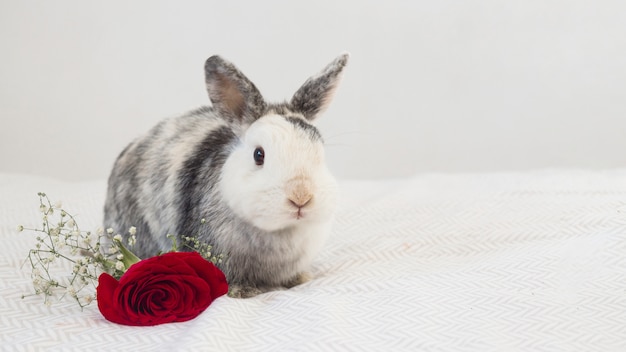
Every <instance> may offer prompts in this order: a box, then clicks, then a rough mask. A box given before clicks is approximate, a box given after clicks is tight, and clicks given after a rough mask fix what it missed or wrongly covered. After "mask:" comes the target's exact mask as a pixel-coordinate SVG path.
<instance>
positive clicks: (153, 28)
mask: <svg viewBox="0 0 626 352" xmlns="http://www.w3.org/2000/svg"><path fill="white" fill-rule="evenodd" d="M625 14H626V2H624V1H592V0H589V1H578V0H570V1H545V0H541V1H534V0H532V1H529V0H525V1H501V0H493V1H489V0H477V1H450V0H438V1H432V0H429V1H384V2H383V1H356V0H354V1H345V2H341V1H337V0H330V1H327V0H323V1H320V0H316V1H309V2H296V1H276V0H274V1H264V2H262V1H249V2H246V3H244V2H234V1H221V2H216V1H195V2H191V1H167V2H166V1H151V0H143V1H100V2H91V1H90V2H88V1H79V0H76V1H11V2H9V1H2V2H1V3H0V48H1V55H0V119H1V120H0V121H1V125H0V127H1V128H0V171H1V172H21V173H35V174H42V175H47V176H54V177H57V178H60V179H66V180H81V179H94V178H105V177H107V176H108V172H109V170H110V168H111V165H112V163H113V161H114V159H115V157H116V156H117V154H118V153H119V152H120V151H121V150H122V148H123V147H124V146H125V145H126V144H127V143H128V142H130V141H131V140H132V139H133V138H134V137H136V136H138V135H139V134H141V133H143V132H145V131H146V130H147V129H149V128H150V127H151V126H152V125H154V124H155V123H156V122H157V121H159V120H160V119H161V118H163V117H167V116H174V115H178V114H180V113H183V112H186V111H188V110H191V109H194V108H196V107H198V106H201V105H205V104H208V98H207V95H206V91H205V87H204V77H203V69H202V68H203V64H204V60H205V59H206V58H207V57H209V56H210V55H213V54H220V55H222V56H223V57H225V58H227V59H228V60H230V61H233V62H234V63H235V64H236V65H237V66H238V67H239V68H240V69H241V70H242V71H243V72H244V73H245V74H246V75H247V76H248V77H249V78H250V79H251V80H252V81H254V82H255V83H256V85H257V87H259V89H260V90H261V92H262V93H263V94H264V96H265V97H266V99H268V100H274V101H275V100H284V99H287V98H289V97H290V96H291V94H292V93H293V92H294V91H295V90H296V89H297V88H298V87H299V86H300V84H301V83H303V82H304V80H305V79H306V78H307V77H308V76H310V75H312V74H314V73H316V72H317V71H319V70H320V69H322V68H323V67H324V66H325V65H326V64H327V63H328V62H329V61H331V60H332V59H333V58H334V57H335V56H336V55H338V54H340V53H341V52H343V51H349V52H350V53H351V54H352V57H351V61H350V63H349V66H348V67H347V70H346V75H345V77H344V80H343V83H342V86H341V87H340V88H339V90H338V93H337V95H336V97H335V101H334V102H333V104H332V105H331V107H330V109H329V110H328V112H327V114H326V115H325V116H324V118H323V121H320V128H321V130H322V132H323V134H324V135H325V139H326V140H327V142H328V150H327V152H328V159H329V163H330V166H331V169H332V170H333V171H334V173H335V174H336V175H337V176H338V177H339V178H344V179H345V178H380V177H404V176H407V175H410V174H412V173H415V172H426V171H444V172H468V171H469V172H481V171H499V170H525V169H537V168H547V167H550V168H552V167H575V168H612V167H621V166H625V165H626V138H625V131H626V118H625V115H626V97H625V93H626V17H625V16H626V15H625Z"/></svg>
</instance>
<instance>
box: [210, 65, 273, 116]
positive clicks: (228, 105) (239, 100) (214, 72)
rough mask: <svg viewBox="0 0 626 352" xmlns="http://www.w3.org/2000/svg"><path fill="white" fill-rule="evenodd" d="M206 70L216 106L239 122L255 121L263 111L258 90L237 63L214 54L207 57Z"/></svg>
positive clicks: (212, 98) (223, 113)
mask: <svg viewBox="0 0 626 352" xmlns="http://www.w3.org/2000/svg"><path fill="white" fill-rule="evenodd" d="M204 74H205V80H206V87H207V92H208V93H209V98H210V99H211V103H212V104H213V107H214V108H215V109H217V110H218V111H219V112H220V113H221V114H222V115H223V116H225V117H227V118H229V119H231V120H233V121H234V122H239V123H248V124H250V123H252V122H254V121H255V120H256V119H257V118H259V117H260V116H261V114H263V111H264V110H265V101H264V100H263V97H262V96H261V93H260V92H259V90H258V89H257V88H256V87H255V86H254V84H253V83H252V82H250V80H249V79H248V78H247V77H246V76H244V75H243V73H241V72H240V71H239V70H238V69H237V68H236V67H235V65H233V64H231V63H230V62H228V61H226V60H224V59H222V58H221V57H219V56H217V55H215V56H211V57H210V58H208V59H207V60H206V63H205V64H204Z"/></svg>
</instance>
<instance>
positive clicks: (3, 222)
mask: <svg viewBox="0 0 626 352" xmlns="http://www.w3.org/2000/svg"><path fill="white" fill-rule="evenodd" d="M341 186H342V192H343V199H342V203H341V207H340V211H339V214H338V217H337V220H336V226H335V227H334V232H333V235H332V237H331V239H330V241H329V242H328V243H327V245H326V247H325V248H324V250H323V252H322V253H321V255H320V256H319V257H318V258H317V260H316V261H315V264H314V267H313V273H314V276H315V278H314V280H313V281H311V282H309V283H306V284H304V285H302V286H299V287H296V288H293V289H291V290H288V291H281V292H271V293H267V294H264V295H260V296H258V297H255V298H251V299H246V300H238V299H232V298H228V297H222V298H219V299H218V300H216V301H215V302H214V303H213V305H211V306H210V307H209V309H208V310H207V311H205V312H204V313H203V314H202V315H201V316H199V317H198V318H197V319H195V320H192V321H190V322H186V323H177V324H166V325H160V326H156V327H127V326H120V325H115V324H112V323H109V322H107V321H106V320H104V319H103V318H102V317H101V315H100V313H99V312H98V310H97V307H96V306H95V305H92V306H90V307H88V308H87V309H85V310H84V311H80V309H79V308H78V307H77V306H75V304H74V303H73V302H70V301H67V302H65V303H60V304H56V305H53V306H52V307H51V308H47V307H45V306H44V305H43V304H42V301H41V299H40V297H34V298H27V299H24V300H23V299H21V295H22V294H23V293H25V292H27V291H28V289H29V288H30V278H29V270H28V267H27V266H26V267H21V264H22V263H23V261H24V259H25V257H26V254H27V252H28V249H30V248H31V247H32V246H33V237H34V236H33V235H32V234H26V233H21V234H19V233H18V232H17V231H16V227H17V225H20V224H23V225H30V226H34V225H36V223H37V222H38V221H39V217H40V214H39V213H38V210H37V205H38V200H37V196H36V193H37V192H38V191H45V192H47V193H48V194H49V195H50V197H51V198H53V199H56V200H62V201H63V204H64V206H65V207H66V208H67V209H68V210H69V211H70V212H71V213H73V214H74V215H77V216H78V222H79V224H80V225H81V226H82V227H83V228H91V229H95V228H97V227H98V226H99V225H100V221H101V218H102V212H101V209H102V204H103V200H104V195H105V182H104V181H95V182H85V183H63V182H59V181H54V180H51V179H46V178H38V177H33V176H23V175H8V174H0V241H1V242H0V292H1V295H0V341H1V344H0V349H2V350H16V351H17V350H37V349H50V350H61V349H64V350H72V349H73V350H80V351H85V350H104V349H106V350H113V351H126V350H129V351H130V350H132V351H140V350H164V351H174V350H237V351H245V350H249V351H252V350H254V351H257V350H260V351H269V350H273V351H298V350H306V351H315V350H319V351H328V350H388V351H392V350H393V351H399V350H410V351H416V350H430V351H511V350H516V351H518V350H523V351H626V170H610V171H572V170H552V171H537V172H526V173H499V174H458V175H450V174H427V175H417V176H415V177H414V178H411V179H404V180H388V181H372V182H364V181H353V182H342V185H341Z"/></svg>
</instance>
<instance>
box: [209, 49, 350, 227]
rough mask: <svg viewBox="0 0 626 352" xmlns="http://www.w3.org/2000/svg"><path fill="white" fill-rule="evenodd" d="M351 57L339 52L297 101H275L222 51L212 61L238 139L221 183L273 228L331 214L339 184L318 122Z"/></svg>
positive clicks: (220, 105)
mask: <svg viewBox="0 0 626 352" xmlns="http://www.w3.org/2000/svg"><path fill="white" fill-rule="evenodd" d="M347 61H348V54H344V55H341V56H339V57H338V58H336V59H335V60H334V61H333V62H332V63H330V64H329V65H328V66H326V68H325V69H324V70H322V72H320V73H318V74H317V75H315V76H313V77H311V78H309V79H308V80H307V81H306V82H305V83H304V84H303V85H302V87H300V88H299V89H298V90H297V91H296V93H295V94H294V95H293V97H292V99H291V100H290V101H289V102H286V103H282V104H269V103H267V102H265V100H264V99H263V97H262V96H261V94H260V93H259V91H258V89H257V88H256V87H255V86H254V84H253V83H252V82H250V81H249V80H248V79H247V78H246V77H245V76H244V75H243V74H242V73H241V72H240V71H239V70H238V69H237V68H236V67H235V66H233V65H232V64H231V63H229V62H227V61H225V60H223V59H221V58H220V57H217V56H213V57H210V58H209V59H208V60H207V62H206V65H205V73H206V83H207V90H208V93H209V97H210V99H211V101H212V103H213V107H214V109H216V110H217V112H218V113H219V114H220V116H222V118H224V119H225V120H226V121H227V122H228V124H229V125H230V126H231V127H232V129H233V131H235V134H236V135H237V137H238V140H237V143H236V144H235V145H234V146H233V148H232V150H231V151H230V153H229V154H228V157H227V159H226V161H225V163H224V166H223V168H222V172H221V175H220V181H219V191H220V193H221V195H222V197H223V199H224V200H225V201H226V202H227V203H228V205H229V207H230V208H231V209H232V210H233V211H234V212H235V213H236V214H237V215H238V216H240V217H242V218H244V219H245V220H247V221H248V222H250V223H251V224H253V225H254V226H256V227H258V228H260V229H263V230H265V231H280V230H283V229H290V228H294V227H298V226H306V224H308V223H311V222H319V221H327V220H328V219H330V217H331V216H332V213H333V211H334V208H335V206H334V205H335V201H336V192H337V186H336V182H335V180H334V178H333V177H332V175H331V174H330V172H329V170H328V168H327V166H326V162H325V155H324V144H323V139H322V136H321V134H320V132H319V130H318V129H317V128H316V127H315V126H314V125H313V124H312V123H313V122H314V121H315V120H316V119H317V118H318V117H319V115H320V114H321V113H322V112H323V111H324V110H325V108H326V107H327V106H328V104H329V103H330V101H331V99H332V96H333V94H334V91H335V89H336V87H337V85H338V83H339V81H340V79H341V73H342V71H343V68H344V67H345V65H346V63H347Z"/></svg>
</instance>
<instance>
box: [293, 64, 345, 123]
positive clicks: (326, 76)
mask: <svg viewBox="0 0 626 352" xmlns="http://www.w3.org/2000/svg"><path fill="white" fill-rule="evenodd" d="M349 57H350V55H349V54H347V53H346V54H343V55H340V56H338V57H337V58H336V59H335V60H334V61H333V62H331V63H330V64H329V65H328V66H326V68H324V70H322V72H320V73H318V74H317V75H315V76H313V77H311V78H309V79H308V80H306V82H304V84H303V85H302V87H300V89H298V91H297V92H296V93H295V94H294V95H293V98H291V108H292V109H293V110H294V111H297V112H299V113H301V114H302V115H304V117H305V118H306V119H307V120H309V121H313V120H315V119H316V118H317V117H318V116H319V115H320V114H321V113H322V112H324V110H326V108H327V107H328V105H329V104H330V102H331V100H332V98H333V95H334V94H335V89H336V88H337V86H338V85H339V82H340V81H341V73H342V72H343V68H344V67H345V66H346V64H347V63H348V58H349Z"/></svg>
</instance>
